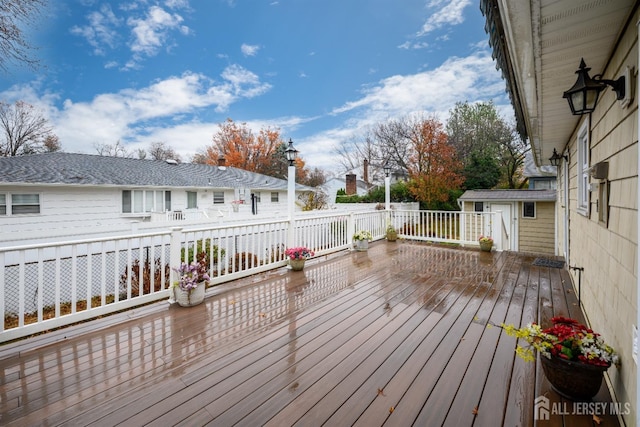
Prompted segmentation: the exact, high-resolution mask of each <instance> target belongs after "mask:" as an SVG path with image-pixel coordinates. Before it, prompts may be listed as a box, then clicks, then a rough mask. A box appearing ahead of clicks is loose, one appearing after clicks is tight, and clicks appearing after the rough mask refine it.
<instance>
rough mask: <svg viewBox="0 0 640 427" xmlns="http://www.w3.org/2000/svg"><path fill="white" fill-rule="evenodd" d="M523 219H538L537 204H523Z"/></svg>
mask: <svg viewBox="0 0 640 427" xmlns="http://www.w3.org/2000/svg"><path fill="white" fill-rule="evenodd" d="M522 217H523V218H535V217H536V203H535V202H523V203H522Z"/></svg>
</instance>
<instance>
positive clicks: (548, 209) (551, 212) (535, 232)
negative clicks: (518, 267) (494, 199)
mask: <svg viewBox="0 0 640 427" xmlns="http://www.w3.org/2000/svg"><path fill="white" fill-rule="evenodd" d="M535 203H536V208H535V209H536V217H535V218H525V217H523V216H522V205H523V204H522V202H518V203H517V206H518V211H519V214H518V218H519V221H518V235H519V237H520V238H519V248H520V252H534V253H541V254H549V255H553V254H554V253H555V247H554V240H555V238H554V235H555V203H554V202H535Z"/></svg>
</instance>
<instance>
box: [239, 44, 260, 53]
mask: <svg viewBox="0 0 640 427" xmlns="http://www.w3.org/2000/svg"><path fill="white" fill-rule="evenodd" d="M259 50H260V46H258V45H255V44H246V43H242V46H240V51H242V54H243V55H244V56H256V54H257V53H258V51H259Z"/></svg>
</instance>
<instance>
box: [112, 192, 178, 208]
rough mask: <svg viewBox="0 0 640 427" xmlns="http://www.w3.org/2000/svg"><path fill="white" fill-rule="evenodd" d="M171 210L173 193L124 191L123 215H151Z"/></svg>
mask: <svg viewBox="0 0 640 427" xmlns="http://www.w3.org/2000/svg"><path fill="white" fill-rule="evenodd" d="M170 210H171V191H163V190H155V191H154V190H122V213H149V212H165V211H170Z"/></svg>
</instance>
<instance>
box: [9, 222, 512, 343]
mask: <svg viewBox="0 0 640 427" xmlns="http://www.w3.org/2000/svg"><path fill="white" fill-rule="evenodd" d="M389 224H392V225H393V226H394V227H395V228H396V229H397V230H398V236H399V237H400V238H405V239H411V240H423V241H435V242H450V243H457V244H461V245H477V244H478V243H477V240H478V237H479V236H480V235H487V234H492V231H493V230H496V232H495V233H493V236H494V241H495V246H496V249H498V250H501V249H502V239H501V236H502V234H503V233H501V231H502V221H501V216H500V215H499V214H495V213H463V212H438V211H367V212H357V213H356V212H354V213H349V214H344V213H343V214H335V213H334V214H326V213H321V214H318V215H304V216H301V217H299V218H296V219H295V221H294V227H293V230H294V239H293V241H294V242H296V246H307V247H309V248H310V249H311V250H313V251H314V252H315V254H316V256H320V255H324V254H328V253H331V252H336V251H340V250H345V249H349V248H351V245H352V241H351V236H352V235H353V234H354V233H355V232H357V231H359V230H368V231H369V232H371V234H372V235H373V239H374V240H379V239H383V238H384V236H385V232H386V228H387V226H388V225H389ZM289 225H290V223H289V221H288V220H276V221H262V222H247V223H242V224H234V225H225V226H215V225H210V226H207V227H202V228H198V229H188V230H185V229H182V228H179V227H175V228H171V229H169V230H166V231H163V232H154V233H140V234H135V235H130V236H122V237H116V238H114V237H105V238H96V239H85V240H75V241H67V242H59V243H43V244H37V245H23V246H14V247H6V248H0V316H1V317H0V318H2V319H4V321H3V322H0V342H5V341H8V340H12V339H16V338H20V337H24V336H27V335H30V334H33V333H38V332H42V331H45V330H49V329H52V328H57V327H61V326H65V325H68V324H72V323H75V322H79V321H83V320H87V319H90V318H94V317H97V316H101V315H105V314H108V313H112V312H115V311H120V310H123V309H128V308H131V307H134V306H138V305H141V304H145V303H148V302H152V301H157V300H161V299H166V298H168V297H169V292H170V287H171V283H173V282H174V281H175V280H176V279H177V278H176V277H175V275H176V273H175V272H174V271H173V270H172V267H177V266H178V265H180V263H181V262H187V263H188V262H191V261H194V259H195V258H196V256H197V254H198V253H202V252H204V253H205V254H206V256H205V258H204V260H205V262H207V263H208V267H209V271H210V275H211V284H213V285H215V284H219V283H223V282H227V281H231V280H234V279H238V278H240V277H244V276H248V275H252V274H256V273H259V272H262V271H266V270H270V269H274V268H278V267H282V266H285V265H286V264H287V261H286V259H285V256H284V250H285V249H286V248H285V242H287V238H288V233H289Z"/></svg>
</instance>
